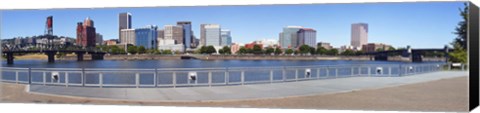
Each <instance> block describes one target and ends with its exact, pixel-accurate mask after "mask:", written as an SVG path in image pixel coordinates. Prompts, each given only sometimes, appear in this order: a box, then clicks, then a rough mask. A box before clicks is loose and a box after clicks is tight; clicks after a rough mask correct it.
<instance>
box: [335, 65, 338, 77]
mask: <svg viewBox="0 0 480 113" xmlns="http://www.w3.org/2000/svg"><path fill="white" fill-rule="evenodd" d="M335 78H338V67H336V68H335Z"/></svg>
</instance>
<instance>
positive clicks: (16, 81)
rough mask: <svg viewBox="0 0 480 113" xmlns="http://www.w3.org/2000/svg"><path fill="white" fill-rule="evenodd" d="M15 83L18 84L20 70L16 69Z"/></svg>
mask: <svg viewBox="0 0 480 113" xmlns="http://www.w3.org/2000/svg"><path fill="white" fill-rule="evenodd" d="M15 83H17V84H18V71H15Z"/></svg>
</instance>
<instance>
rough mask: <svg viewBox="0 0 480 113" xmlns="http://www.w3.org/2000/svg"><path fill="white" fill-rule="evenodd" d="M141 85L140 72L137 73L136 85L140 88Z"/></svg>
mask: <svg viewBox="0 0 480 113" xmlns="http://www.w3.org/2000/svg"><path fill="white" fill-rule="evenodd" d="M139 86H140V74H139V73H135V87H136V88H138V87H139Z"/></svg>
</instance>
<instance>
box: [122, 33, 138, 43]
mask: <svg viewBox="0 0 480 113" xmlns="http://www.w3.org/2000/svg"><path fill="white" fill-rule="evenodd" d="M120 34H121V35H120V40H121V44H132V45H136V43H135V42H136V36H135V29H122V30H120Z"/></svg>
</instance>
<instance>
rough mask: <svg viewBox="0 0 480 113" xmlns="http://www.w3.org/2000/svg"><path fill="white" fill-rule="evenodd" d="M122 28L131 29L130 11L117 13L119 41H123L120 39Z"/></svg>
mask: <svg viewBox="0 0 480 113" xmlns="http://www.w3.org/2000/svg"><path fill="white" fill-rule="evenodd" d="M122 29H132V14H130V13H128V12H127V13H120V14H119V15H118V37H119V40H120V43H124V42H123V40H122V38H121V37H122V33H121V31H122Z"/></svg>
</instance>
